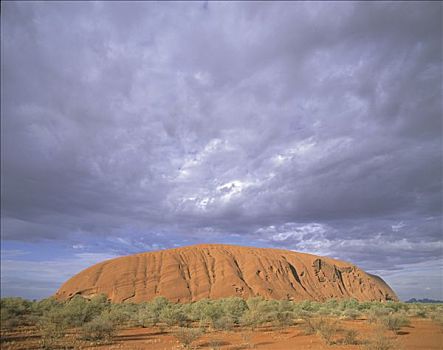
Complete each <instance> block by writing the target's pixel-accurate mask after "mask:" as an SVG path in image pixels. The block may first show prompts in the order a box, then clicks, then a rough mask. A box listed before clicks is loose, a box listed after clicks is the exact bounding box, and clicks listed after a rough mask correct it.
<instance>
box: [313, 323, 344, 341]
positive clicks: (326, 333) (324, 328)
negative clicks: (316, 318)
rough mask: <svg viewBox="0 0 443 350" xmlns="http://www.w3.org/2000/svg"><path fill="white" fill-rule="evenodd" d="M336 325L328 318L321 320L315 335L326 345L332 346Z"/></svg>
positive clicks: (336, 329)
mask: <svg viewBox="0 0 443 350" xmlns="http://www.w3.org/2000/svg"><path fill="white" fill-rule="evenodd" d="M338 329H339V327H338V323H337V321H333V320H331V319H329V318H324V319H322V322H320V323H319V324H318V326H317V334H318V335H319V336H320V337H321V338H322V339H323V340H324V342H325V343H326V344H327V345H330V344H333V341H334V337H335V335H336V334H337V332H338Z"/></svg>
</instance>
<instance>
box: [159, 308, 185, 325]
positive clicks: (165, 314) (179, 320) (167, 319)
mask: <svg viewBox="0 0 443 350" xmlns="http://www.w3.org/2000/svg"><path fill="white" fill-rule="evenodd" d="M160 321H162V322H164V323H166V324H167V325H168V326H175V325H179V326H181V327H182V326H185V325H186V324H187V323H188V321H189V320H188V318H187V316H186V315H185V313H184V312H183V310H182V309H181V307H180V305H173V304H171V305H169V306H168V307H166V308H164V309H162V310H161V313H160Z"/></svg>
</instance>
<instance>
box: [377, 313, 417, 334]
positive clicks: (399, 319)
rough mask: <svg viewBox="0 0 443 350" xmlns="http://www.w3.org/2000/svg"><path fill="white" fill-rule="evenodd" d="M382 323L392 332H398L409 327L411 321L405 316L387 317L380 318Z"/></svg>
mask: <svg viewBox="0 0 443 350" xmlns="http://www.w3.org/2000/svg"><path fill="white" fill-rule="evenodd" d="M380 323H381V324H382V325H383V326H384V327H385V328H386V329H389V330H390V331H393V332H398V331H399V330H400V328H401V327H405V326H408V325H409V324H410V321H409V319H408V318H407V317H406V316H404V315H395V314H393V315H387V316H383V317H382V318H380Z"/></svg>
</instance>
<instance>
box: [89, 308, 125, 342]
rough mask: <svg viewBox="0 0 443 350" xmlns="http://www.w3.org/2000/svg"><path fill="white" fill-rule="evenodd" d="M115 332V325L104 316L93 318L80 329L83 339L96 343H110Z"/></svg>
mask: <svg viewBox="0 0 443 350" xmlns="http://www.w3.org/2000/svg"><path fill="white" fill-rule="evenodd" d="M116 331H117V325H116V324H115V323H114V322H113V321H112V320H111V319H110V318H109V317H108V315H106V314H103V315H100V316H97V317H95V318H94V319H93V320H91V321H89V322H87V323H85V324H83V326H82V328H81V333H82V337H83V339H85V340H91V341H96V342H110V341H111V340H112V337H113V336H114V335H115V333H116Z"/></svg>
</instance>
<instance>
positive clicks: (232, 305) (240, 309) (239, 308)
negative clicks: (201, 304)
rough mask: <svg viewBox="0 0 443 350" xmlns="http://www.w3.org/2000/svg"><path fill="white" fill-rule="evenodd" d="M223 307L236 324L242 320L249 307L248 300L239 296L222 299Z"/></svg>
mask: <svg viewBox="0 0 443 350" xmlns="http://www.w3.org/2000/svg"><path fill="white" fill-rule="evenodd" d="M221 308H222V310H223V312H224V314H225V315H227V316H229V317H230V318H231V319H232V320H233V322H234V323H235V324H238V323H240V320H241V318H242V316H243V314H244V313H245V311H246V310H247V309H248V305H247V304H246V301H244V300H243V299H242V298H239V297H232V298H226V299H222V300H221Z"/></svg>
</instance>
